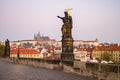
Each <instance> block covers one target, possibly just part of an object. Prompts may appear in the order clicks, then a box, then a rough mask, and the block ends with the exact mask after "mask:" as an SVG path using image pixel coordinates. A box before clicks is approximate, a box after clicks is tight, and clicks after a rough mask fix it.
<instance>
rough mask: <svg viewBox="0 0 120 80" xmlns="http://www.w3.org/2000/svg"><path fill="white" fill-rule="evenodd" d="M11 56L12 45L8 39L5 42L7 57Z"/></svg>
mask: <svg viewBox="0 0 120 80" xmlns="http://www.w3.org/2000/svg"><path fill="white" fill-rule="evenodd" d="M9 55H10V44H9V40H8V39H6V41H5V57H8V56H9Z"/></svg>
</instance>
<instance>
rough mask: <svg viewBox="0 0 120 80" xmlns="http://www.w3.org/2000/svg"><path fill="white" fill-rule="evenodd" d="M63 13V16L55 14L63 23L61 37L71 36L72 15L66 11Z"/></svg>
mask: <svg viewBox="0 0 120 80" xmlns="http://www.w3.org/2000/svg"><path fill="white" fill-rule="evenodd" d="M64 14H65V17H60V16H57V17H58V18H60V19H62V21H63V23H64V24H63V25H62V28H61V31H62V37H63V38H67V37H72V34H71V29H72V17H71V16H70V15H68V12H64Z"/></svg>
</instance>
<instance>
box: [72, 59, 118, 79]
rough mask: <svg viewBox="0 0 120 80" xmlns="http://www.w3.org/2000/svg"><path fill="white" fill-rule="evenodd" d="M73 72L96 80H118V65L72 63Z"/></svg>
mask: <svg viewBox="0 0 120 80" xmlns="http://www.w3.org/2000/svg"><path fill="white" fill-rule="evenodd" d="M74 70H75V71H76V72H77V73H78V74H80V75H83V76H92V77H96V78H98V80H119V79H120V65H119V66H118V64H100V63H84V62H80V61H74Z"/></svg>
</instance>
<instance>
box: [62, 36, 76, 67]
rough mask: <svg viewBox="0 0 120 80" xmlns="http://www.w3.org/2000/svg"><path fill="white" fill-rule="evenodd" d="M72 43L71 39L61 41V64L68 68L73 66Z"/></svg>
mask: <svg viewBox="0 0 120 80" xmlns="http://www.w3.org/2000/svg"><path fill="white" fill-rule="evenodd" d="M73 42H74V40H73V39H72V38H63V39H62V54H61V59H62V63H63V64H66V65H70V66H73V62H74V54H73Z"/></svg>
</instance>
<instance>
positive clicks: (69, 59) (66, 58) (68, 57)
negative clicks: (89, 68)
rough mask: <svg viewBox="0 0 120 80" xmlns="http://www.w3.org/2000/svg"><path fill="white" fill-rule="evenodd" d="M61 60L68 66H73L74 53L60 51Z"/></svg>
mask: <svg viewBox="0 0 120 80" xmlns="http://www.w3.org/2000/svg"><path fill="white" fill-rule="evenodd" d="M61 60H62V63H63V64H66V65H68V66H73V62H74V54H73V53H62V54H61Z"/></svg>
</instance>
